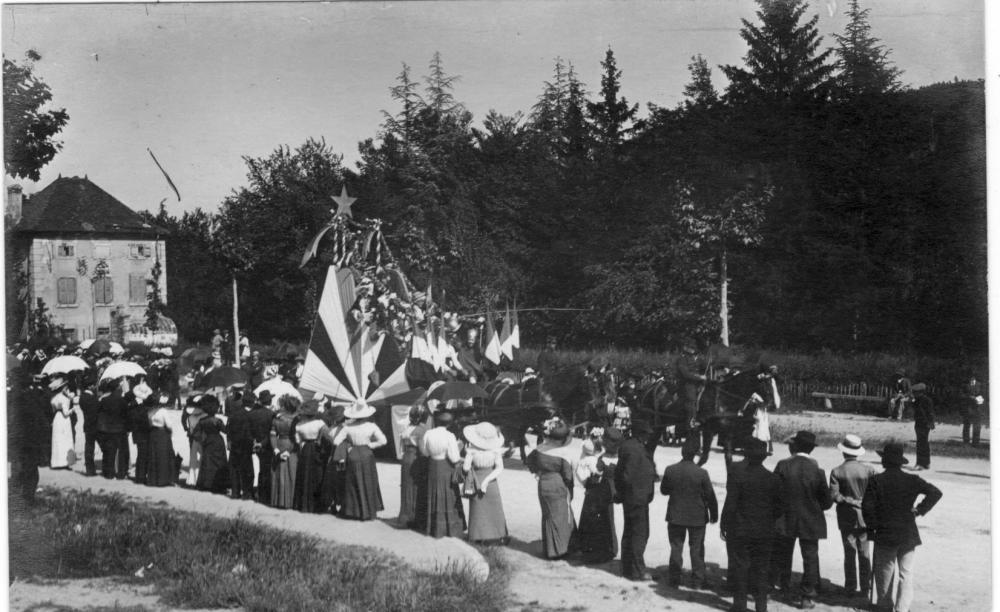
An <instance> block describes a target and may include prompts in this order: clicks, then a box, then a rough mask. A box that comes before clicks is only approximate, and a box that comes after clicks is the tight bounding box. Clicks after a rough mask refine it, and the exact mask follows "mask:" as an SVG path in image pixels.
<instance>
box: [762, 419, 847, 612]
mask: <svg viewBox="0 0 1000 612" xmlns="http://www.w3.org/2000/svg"><path fill="white" fill-rule="evenodd" d="M814 448H816V436H815V435H814V434H813V433H812V432H809V431H799V432H797V433H796V434H795V436H793V437H792V438H790V439H789V440H788V450H789V452H791V454H792V456H791V457H788V458H787V459H782V460H781V461H779V462H778V465H777V466H775V468H774V473H775V474H777V475H778V476H779V477H780V478H781V486H782V493H783V496H784V502H785V507H784V512H783V513H782V517H781V519H780V520H778V524H777V537H776V538H775V545H774V554H773V555H772V558H771V584H778V585H779V586H780V588H781V590H782V591H784V592H789V587H790V583H791V579H792V554H793V553H794V552H795V540H798V541H799V551H800V552H801V553H802V584H801V586H800V589H801V599H800V601H799V602H798V603H799V606H800V607H802V608H814V607H815V606H816V604H815V601H814V600H815V599H816V588H817V587H818V586H819V541H820V540H825V539H826V517H825V516H824V515H823V511H824V510H827V509H829V508H830V506H832V505H833V498H832V497H830V487H829V486H828V485H827V480H826V472H824V471H823V470H822V469H820V467H819V465H818V464H817V463H816V460H815V459H813V458H812V457H810V456H809V453H811V452H812V450H813V449H814Z"/></svg>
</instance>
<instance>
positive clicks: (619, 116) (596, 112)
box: [587, 47, 639, 147]
mask: <svg viewBox="0 0 1000 612" xmlns="http://www.w3.org/2000/svg"><path fill="white" fill-rule="evenodd" d="M601 67H602V68H604V74H603V75H602V76H601V91H600V94H599V95H600V99H599V101H597V102H588V103H587V114H588V115H589V117H590V121H591V125H592V126H593V128H594V133H595V136H596V138H597V141H598V142H599V143H600V144H602V145H604V146H605V147H614V146H617V145H619V144H621V142H622V139H623V137H624V136H625V134H627V133H628V132H629V129H630V127H631V126H630V125H629V124H630V123H631V122H632V121H633V120H634V119H635V117H636V114H637V113H638V111H639V105H638V104H632V105H629V103H628V100H626V99H625V98H624V97H621V98H619V97H618V92H619V91H620V90H621V78H622V71H621V70H619V69H618V64H617V63H616V62H615V53H614V51H612V50H611V47H608V51H607V53H606V54H605V56H604V61H602V62H601Z"/></svg>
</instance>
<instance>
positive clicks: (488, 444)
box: [462, 422, 509, 543]
mask: <svg viewBox="0 0 1000 612" xmlns="http://www.w3.org/2000/svg"><path fill="white" fill-rule="evenodd" d="M462 433H463V434H464V436H465V439H466V440H468V442H469V446H468V448H467V449H466V451H465V461H464V462H463V464H462V471H463V473H465V474H466V477H468V476H469V475H474V476H475V482H476V488H477V491H476V494H475V495H473V496H472V497H471V498H469V541H470V542H480V543H494V542H497V543H506V542H507V539H508V537H509V534H508V532H507V518H506V517H505V516H504V513H503V500H502V499H501V498H500V486H499V485H498V484H497V479H498V478H499V477H500V474H501V473H502V472H503V448H504V440H503V436H502V435H500V432H499V431H498V430H497V428H496V427H495V426H494V425H492V424H490V423H486V422H483V423H478V424H476V425H469V426H468V427H466V428H465V429H463V430H462Z"/></svg>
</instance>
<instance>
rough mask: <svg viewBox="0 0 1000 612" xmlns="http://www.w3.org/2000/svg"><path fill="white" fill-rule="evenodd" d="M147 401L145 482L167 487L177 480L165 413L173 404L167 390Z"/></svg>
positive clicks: (154, 485)
mask: <svg viewBox="0 0 1000 612" xmlns="http://www.w3.org/2000/svg"><path fill="white" fill-rule="evenodd" d="M150 400H151V401H147V402H146V405H147V406H148V412H147V414H148V415H149V425H150V431H149V468H148V475H147V477H146V484H148V485H149V486H151V487H169V486H172V485H173V484H174V482H175V481H176V480H177V466H176V464H175V463H174V445H173V442H171V434H170V425H168V424H167V415H168V414H169V413H170V408H171V406H172V405H173V396H172V395H171V393H170V391H169V390H163V391H160V392H159V393H156V394H155V395H153V396H152V397H151V398H150Z"/></svg>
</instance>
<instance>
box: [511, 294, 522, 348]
mask: <svg viewBox="0 0 1000 612" xmlns="http://www.w3.org/2000/svg"><path fill="white" fill-rule="evenodd" d="M511 315H512V316H513V317H514V320H513V321H512V322H511V325H510V348H511V353H513V352H514V351H513V349H519V348H521V326H520V325H518V322H517V302H514V310H513V311H512V312H511Z"/></svg>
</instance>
